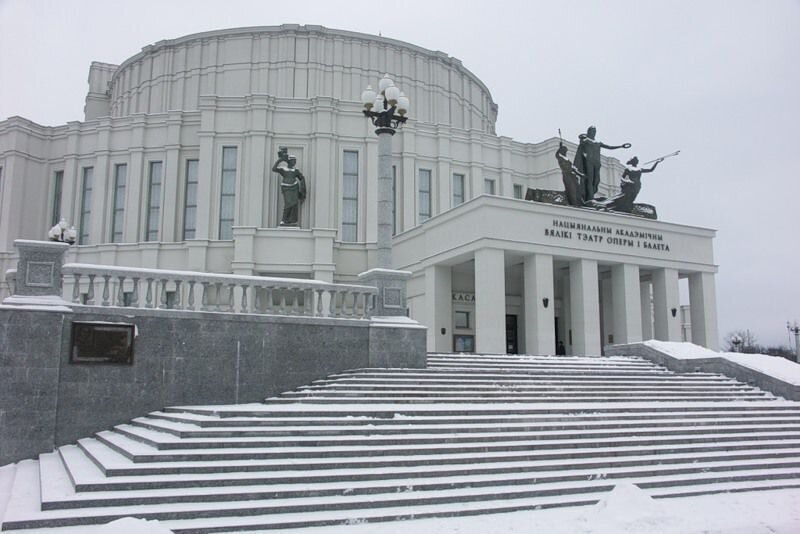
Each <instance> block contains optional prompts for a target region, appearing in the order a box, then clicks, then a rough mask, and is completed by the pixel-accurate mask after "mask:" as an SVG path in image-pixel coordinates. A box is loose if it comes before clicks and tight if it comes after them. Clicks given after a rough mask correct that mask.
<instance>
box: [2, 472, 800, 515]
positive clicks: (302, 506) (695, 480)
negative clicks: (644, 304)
mask: <svg viewBox="0 0 800 534" xmlns="http://www.w3.org/2000/svg"><path fill="white" fill-rule="evenodd" d="M798 474H800V470H798V469H781V470H777V471H775V472H769V473H767V472H766V470H760V469H759V470H751V471H744V472H740V473H737V474H730V473H727V474H721V475H720V474H717V473H698V474H696V475H694V476H692V475H664V476H658V477H641V478H637V477H633V478H631V479H630V480H631V481H632V482H634V483H637V484H642V485H643V486H645V487H648V486H650V487H661V486H664V485H667V486H672V485H673V484H672V482H677V481H679V480H682V481H683V483H684V485H686V484H688V485H695V486H696V485H703V484H714V483H716V482H718V481H737V482H747V481H755V480H765V478H762V477H767V478H766V479H768V480H772V481H775V480H788V481H791V480H793V479H796V478H797V477H798ZM652 485H654V486H652ZM613 486H614V483H613V482H610V481H609V480H608V479H607V478H603V477H602V476H601V475H600V474H598V477H597V478H595V479H592V480H581V481H580V482H579V483H576V482H573V481H567V482H553V483H549V484H547V483H546V484H539V483H530V482H523V483H520V484H516V483H514V481H513V480H508V481H507V483H506V484H500V483H498V484H497V485H492V486H481V485H473V486H465V487H444V488H442V487H439V486H436V485H434V486H432V487H430V489H427V488H418V487H415V486H413V485H408V486H406V487H405V491H400V492H397V491H394V492H388V493H377V494H373V493H370V494H369V495H368V499H364V496H363V495H361V494H359V493H358V492H357V491H347V490H348V489H350V488H345V489H344V490H342V491H341V492H338V493H336V494H333V495H317V496H309V497H305V498H293V497H278V498H266V499H260V498H259V499H254V500H232V501H211V502H209V501H204V500H202V499H197V500H194V501H188V502H183V501H180V500H177V501H175V500H172V501H169V500H165V499H162V500H161V501H159V502H156V503H146V504H127V505H126V504H121V505H111V506H85V507H81V508H75V509H63V510H62V509H58V510H42V511H40V512H39V513H37V514H35V517H30V516H28V517H20V516H19V515H18V514H17V513H16V511H13V510H12V511H11V512H10V513H8V514H7V516H6V522H5V523H4V528H5V529H6V530H13V529H17V528H32V527H47V526H54V525H65V526H66V525H81V524H93V523H98V522H108V521H111V520H113V519H116V518H118V517H124V516H136V517H140V518H144V519H158V520H162V521H163V520H186V519H195V518H198V517H201V518H202V517H216V518H223V517H225V518H227V517H231V518H235V517H243V516H255V515H266V514H276V515H277V514H287V513H304V512H317V511H333V510H364V509H371V508H392V507H400V506H403V507H408V506H425V505H438V504H449V503H470V502H485V501H490V500H497V499H498V498H502V499H503V500H505V501H513V500H517V499H532V498H541V497H569V496H574V495H589V494H595V495H596V494H598V493H600V492H605V491H610V490H611V489H612V488H613ZM181 494H183V495H185V494H186V491H185V490H183V491H182V492H181ZM172 495H173V497H176V498H177V497H178V495H179V494H178V493H177V492H173V493H172ZM142 498H145V496H144V494H142ZM566 500H569V499H566Z"/></svg>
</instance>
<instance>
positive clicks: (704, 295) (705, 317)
mask: <svg viewBox="0 0 800 534" xmlns="http://www.w3.org/2000/svg"><path fill="white" fill-rule="evenodd" d="M689 305H690V306H691V310H692V311H691V315H692V342H693V343H695V344H697V345H703V346H704V347H707V348H709V349H711V350H718V349H719V332H718V331H717V296H716V288H715V282H714V273H692V274H690V275H689Z"/></svg>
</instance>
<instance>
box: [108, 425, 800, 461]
mask: <svg viewBox="0 0 800 534" xmlns="http://www.w3.org/2000/svg"><path fill="white" fill-rule="evenodd" d="M97 439H98V440H99V441H101V442H102V443H103V444H105V445H106V446H108V447H110V448H112V449H113V450H114V451H116V452H118V453H120V454H122V455H123V456H126V457H128V458H129V459H131V460H132V461H133V462H135V463H155V462H227V461H254V460H268V461H286V460H295V461H298V460H306V459H315V458H325V459H330V460H336V459H338V461H340V462H341V461H343V460H345V459H353V458H360V459H363V458H370V457H378V458H380V459H384V458H383V457H385V456H402V457H405V458H409V460H410V461H411V460H413V457H414V456H417V455H422V456H425V455H428V456H430V455H434V456H435V455H446V454H460V455H480V454H486V453H491V452H494V453H514V452H526V451H531V450H536V451H537V452H539V451H567V450H569V449H576V448H579V449H594V448H614V447H619V448H626V447H631V446H636V447H640V448H650V447H662V448H663V447H668V448H672V449H679V448H681V447H686V446H697V445H705V444H713V445H723V444H724V446H725V447H726V448H728V449H729V450H738V449H739V448H740V447H745V448H748V447H751V446H752V445H753V443H758V442H778V441H796V440H800V432H780V431H776V432H747V433H746V434H744V435H729V434H723V433H707V434H703V435H700V436H689V435H680V436H647V437H641V436H622V437H614V438H589V437H585V436H584V437H579V438H573V439H563V438H556V439H552V440H550V439H547V437H540V438H531V439H528V440H520V441H498V442H490V443H475V444H450V443H446V441H445V440H443V441H442V443H430V444H419V445H405V444H390V445H373V446H357V445H347V444H343V445H339V446H325V447H322V446H320V447H316V446H294V447H289V446H286V447H263V448H259V447H254V448H236V449H217V448H209V449H185V450H180V451H175V450H166V451H162V450H158V449H156V448H154V447H152V446H150V445H147V444H145V443H142V442H140V441H137V440H134V439H131V438H128V437H126V436H123V435H121V434H119V433H116V432H109V431H104V432H99V433H98V434H97Z"/></svg>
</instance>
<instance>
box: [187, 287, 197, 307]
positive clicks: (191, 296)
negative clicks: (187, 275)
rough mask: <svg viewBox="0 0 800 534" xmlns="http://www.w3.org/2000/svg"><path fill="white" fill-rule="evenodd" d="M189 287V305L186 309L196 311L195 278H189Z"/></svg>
mask: <svg viewBox="0 0 800 534" xmlns="http://www.w3.org/2000/svg"><path fill="white" fill-rule="evenodd" d="M188 283H189V289H188V290H187V292H188V295H187V299H186V303H187V307H186V309H188V310H192V311H194V284H195V281H194V280H189V282H188Z"/></svg>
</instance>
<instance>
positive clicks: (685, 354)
mask: <svg viewBox="0 0 800 534" xmlns="http://www.w3.org/2000/svg"><path fill="white" fill-rule="evenodd" d="M644 344H645V345H647V346H648V347H652V348H654V349H656V350H660V351H661V352H664V353H666V354H669V355H670V356H673V357H675V358H678V359H681V360H691V359H699V358H723V359H726V360H729V361H731V362H733V363H736V364H738V365H741V366H742V367H747V368H749V369H752V370H754V371H759V372H762V373H764V374H766V375H770V376H773V377H775V378H777V379H779V380H783V381H784V382H788V383H790V384H794V385H796V386H800V364H797V363H795V362H793V361H790V360H787V359H786V358H781V357H780V356H769V355H768V354H742V353H739V352H714V351H713V350H709V349H707V348H704V347H700V346H698V345H693V344H692V343H678V342H674V341H673V342H671V341H657V340H654V339H651V340H649V341H645V342H644Z"/></svg>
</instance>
